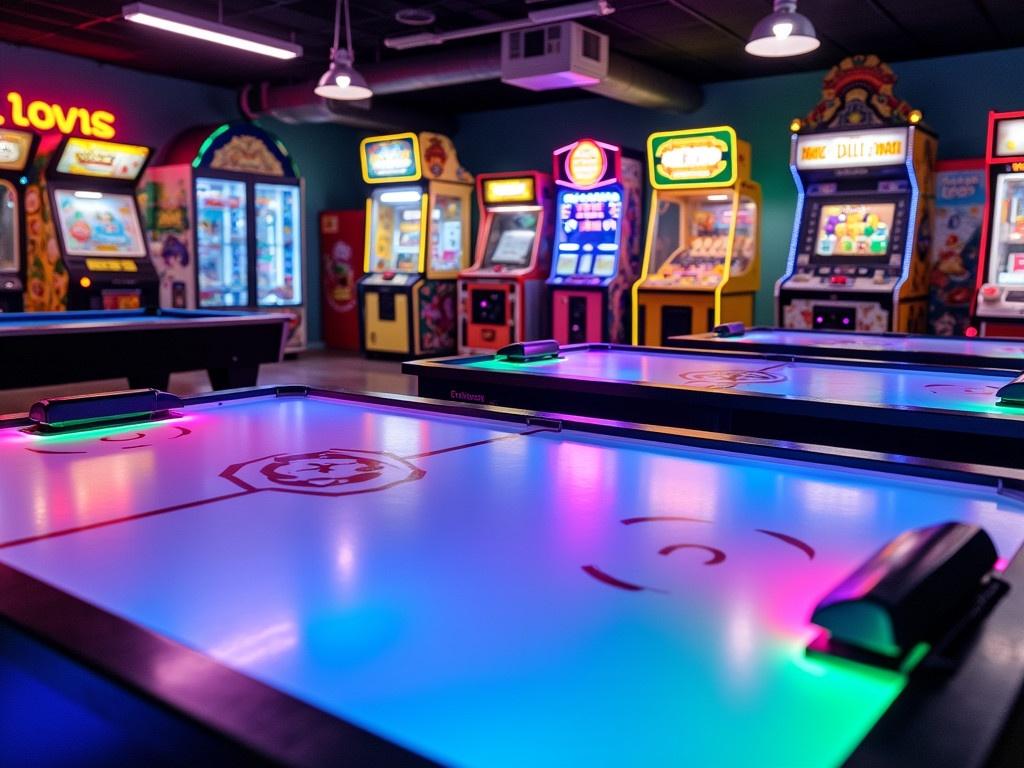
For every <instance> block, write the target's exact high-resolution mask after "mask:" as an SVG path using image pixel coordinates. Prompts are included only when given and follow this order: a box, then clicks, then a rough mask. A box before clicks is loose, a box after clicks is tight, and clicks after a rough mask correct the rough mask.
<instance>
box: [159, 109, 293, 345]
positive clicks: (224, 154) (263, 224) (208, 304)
mask: <svg viewBox="0 0 1024 768" xmlns="http://www.w3.org/2000/svg"><path fill="white" fill-rule="evenodd" d="M144 206H145V210H146V218H147V230H148V232H149V240H150V249H151V251H152V254H153V261H154V263H155V264H156V268H157V272H158V273H159V275H160V305H161V306H164V307H174V308H182V309H184V308H203V309H250V310H256V311H269V312H283V313H287V314H289V315H290V316H291V318H292V320H291V323H290V326H289V336H288V343H287V346H286V348H285V350H286V351H287V352H299V351H301V350H302V349H304V348H305V347H306V299H305V271H304V253H305V247H304V244H305V232H304V229H303V223H304V222H303V214H304V209H305V205H304V188H303V183H302V178H301V177H300V175H299V171H298V168H297V167H296V165H295V162H294V161H293V160H292V158H291V156H290V155H289V154H288V150H287V149H286V148H285V146H284V145H283V144H282V143H281V142H280V141H279V140H278V139H276V138H275V137H274V136H273V135H272V134H270V133H268V132H267V131H265V130H264V129H262V128H260V127H259V126H257V125H254V124H252V123H246V122H240V123H230V124H225V125H221V126H220V127H218V128H216V129H215V130H210V129H209V128H195V129H192V130H190V131H186V132H185V133H184V134H182V135H181V136H179V137H178V138H177V139H176V140H175V141H174V142H172V143H171V144H170V145H169V146H168V149H167V150H166V151H165V152H164V153H163V155H162V156H161V157H160V159H159V161H158V163H157V164H156V165H154V166H153V167H151V168H150V169H149V170H148V171H147V173H146V179H145V184H144Z"/></svg>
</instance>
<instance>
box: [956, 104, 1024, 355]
mask: <svg viewBox="0 0 1024 768" xmlns="http://www.w3.org/2000/svg"><path fill="white" fill-rule="evenodd" d="M985 166H986V170H987V175H988V190H987V195H986V212H985V218H984V223H983V224H982V229H981V247H980V249H979V265H978V290H977V292H976V294H975V297H974V308H973V309H974V311H973V313H972V314H973V316H974V328H975V329H976V330H977V331H979V332H980V333H981V335H982V336H1024V112H989V115H988V142H987V144H986V150H985ZM970 333H971V330H968V334H970Z"/></svg>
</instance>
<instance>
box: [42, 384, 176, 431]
mask: <svg viewBox="0 0 1024 768" xmlns="http://www.w3.org/2000/svg"><path fill="white" fill-rule="evenodd" d="M181 405H182V403H181V399H180V398H178V397H177V396H175V395H172V394H169V393H167V392H161V391H160V390H158V389H131V390H126V391H124V392H103V393H100V394H95V395H72V396H68V397H54V398H49V399H47V400H40V401H39V402H37V403H35V404H34V405H33V406H32V407H31V408H30V409H29V412H28V416H29V418H30V419H31V420H32V422H33V426H32V429H33V430H34V431H37V432H42V433H53V432H68V431H73V430H80V429H92V428H95V427H111V426H117V425H119V424H128V423H134V422H139V421H157V420H160V419H166V418H171V417H172V416H173V415H174V414H173V413H172V412H171V410H172V409H173V408H180V407H181Z"/></svg>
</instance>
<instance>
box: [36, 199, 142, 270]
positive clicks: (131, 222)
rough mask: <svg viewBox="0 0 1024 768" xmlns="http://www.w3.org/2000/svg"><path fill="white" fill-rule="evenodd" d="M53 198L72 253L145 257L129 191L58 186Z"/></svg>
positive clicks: (133, 201)
mask: <svg viewBox="0 0 1024 768" xmlns="http://www.w3.org/2000/svg"><path fill="white" fill-rule="evenodd" d="M54 197H55V198H56V200H57V219H58V220H59V222H60V231H61V234H62V235H63V239H64V248H65V250H66V251H67V253H68V255H69V256H127V257H130V258H133V259H141V258H144V257H145V256H146V247H145V244H144V243H143V240H142V229H141V228H140V226H139V219H138V216H136V212H135V200H134V198H133V197H132V196H131V195H130V194H111V193H109V192H93V191H87V190H81V189H78V190H70V189H58V190H56V191H55V192H54Z"/></svg>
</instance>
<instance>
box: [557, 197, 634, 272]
mask: <svg viewBox="0 0 1024 768" xmlns="http://www.w3.org/2000/svg"><path fill="white" fill-rule="evenodd" d="M621 220H622V187H620V186H618V185H614V186H611V187H607V188H605V189H602V190H599V191H594V192H577V191H563V192H561V193H560V194H559V196H558V223H557V225H556V229H557V245H556V253H557V254H558V261H557V263H556V266H555V274H558V275H573V274H578V275H595V276H597V277H611V276H612V275H614V274H615V268H616V264H617V262H618V255H619V241H620V239H621V237H622V230H621V227H620V222H621Z"/></svg>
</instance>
